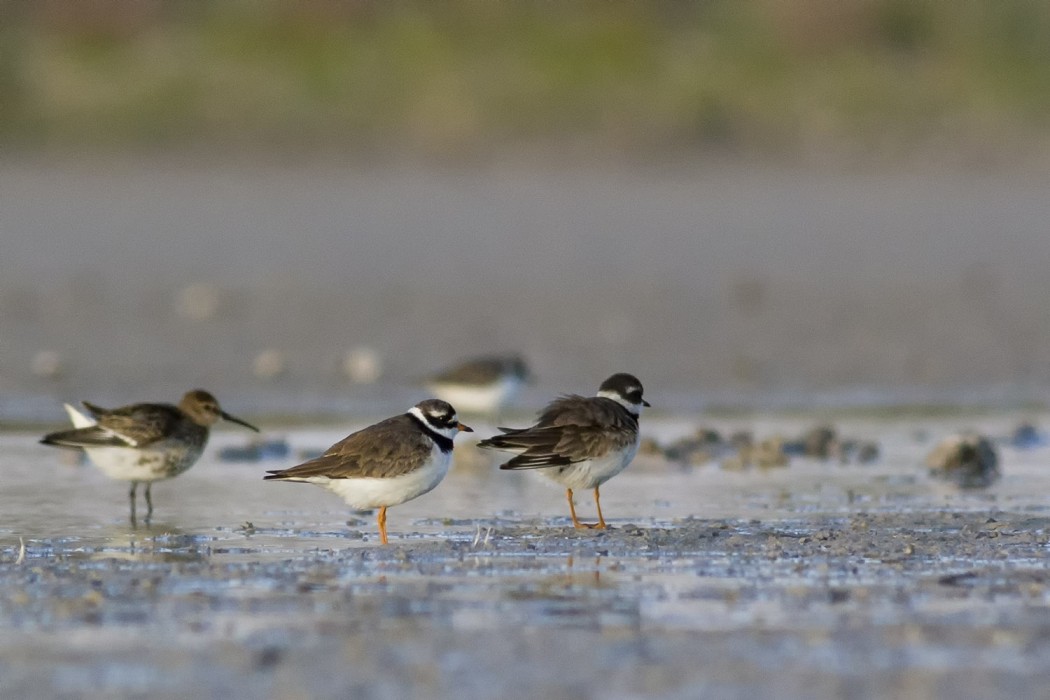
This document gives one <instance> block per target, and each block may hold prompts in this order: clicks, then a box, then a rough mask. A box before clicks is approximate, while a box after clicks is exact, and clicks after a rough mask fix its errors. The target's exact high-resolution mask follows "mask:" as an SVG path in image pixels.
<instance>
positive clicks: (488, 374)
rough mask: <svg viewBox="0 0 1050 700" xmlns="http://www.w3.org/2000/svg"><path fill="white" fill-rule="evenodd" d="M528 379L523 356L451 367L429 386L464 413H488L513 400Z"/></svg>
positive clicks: (479, 359)
mask: <svg viewBox="0 0 1050 700" xmlns="http://www.w3.org/2000/svg"><path fill="white" fill-rule="evenodd" d="M529 378H530V373H529V368H528V365H526V364H525V360H524V358H522V357H521V356H520V355H494V356H490V357H477V358H474V359H471V360H467V361H465V362H462V363H460V364H458V365H456V366H455V367H450V368H449V369H446V370H445V371H443V372H440V373H438V374H435V375H433V376H432V377H429V378H428V379H427V380H426V385H427V387H428V388H429V389H430V390H431V391H433V392H434V395H435V396H437V397H438V398H440V399H443V400H445V401H448V402H449V403H451V404H452V405H453V406H458V407H459V410H461V411H463V412H464V413H480V414H489V413H494V412H495V411H498V410H499V409H500V408H502V407H503V406H504V405H505V404H507V403H508V402H510V401H511V400H513V398H514V397H515V396H516V395H517V393H518V391H520V390H521V387H522V386H523V385H524V384H525V383H527V382H528V381H529Z"/></svg>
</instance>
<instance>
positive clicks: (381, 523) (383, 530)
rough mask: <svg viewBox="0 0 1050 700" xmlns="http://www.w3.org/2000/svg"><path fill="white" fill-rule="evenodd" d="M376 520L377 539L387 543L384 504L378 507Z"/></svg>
mask: <svg viewBox="0 0 1050 700" xmlns="http://www.w3.org/2000/svg"><path fill="white" fill-rule="evenodd" d="M376 522H378V523H379V541H380V542H382V543H383V544H387V540H386V506H382V507H380V509H379V515H377V516H376Z"/></svg>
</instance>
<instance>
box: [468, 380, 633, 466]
mask: <svg viewBox="0 0 1050 700" xmlns="http://www.w3.org/2000/svg"><path fill="white" fill-rule="evenodd" d="M637 427H638V424H637V422H636V421H635V420H634V418H633V417H632V416H631V415H630V414H629V413H627V411H626V410H624V409H623V407H622V406H620V405H619V404H618V403H616V402H615V401H610V400H608V399H603V398H598V397H593V398H585V397H582V396H565V397H562V398H560V399H557V400H555V401H553V402H552V403H551V404H550V405H548V406H547V408H545V409H544V410H543V412H542V413H541V414H540V419H539V422H538V423H537V424H536V425H534V426H532V427H530V428H522V429H518V430H512V429H507V428H500V430H503V431H504V434H503V435H496V436H493V437H491V438H488V439H487V440H482V441H481V442H480V443H478V446H479V447H487V448H491V449H497V450H506V451H509V452H518V453H519V454H518V456H517V457H514V458H513V459H511V460H510V461H509V462H507V463H506V464H503V465H501V467H500V468H501V469H542V468H544V467H563V466H566V465H569V464H574V463H576V462H582V461H585V460H588V459H594V458H598V457H603V456H605V455H606V454H608V453H609V452H610V451H612V450H621V449H624V448H626V447H627V446H628V445H630V444H631V443H632V442H633V441H634V439H635V436H636V434H637Z"/></svg>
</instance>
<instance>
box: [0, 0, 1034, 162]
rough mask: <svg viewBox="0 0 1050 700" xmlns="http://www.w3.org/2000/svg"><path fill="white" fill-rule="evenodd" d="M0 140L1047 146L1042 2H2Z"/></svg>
mask: <svg viewBox="0 0 1050 700" xmlns="http://www.w3.org/2000/svg"><path fill="white" fill-rule="evenodd" d="M0 143H3V144H4V145H6V146H8V147H15V148H24V149H28V150H32V149H37V148H45V149H56V150H61V149H64V148H83V147H91V148H101V149H127V148H139V147H154V146H158V145H159V146H161V147H191V148H192V147H205V148H226V149H232V150H252V149H269V148H287V149H292V150H308V151H314V150H336V151H350V152H359V153H365V154H368V153H373V152H388V151H391V150H393V151H406V152H423V153H430V154H438V155H460V154H466V155H470V154H477V153H484V152H487V151H490V150H496V149H500V148H506V147H511V148H520V147H530V146H533V145H540V146H550V145H555V146H557V147H559V148H562V147H569V148H577V149H579V150H581V151H595V152H610V151H612V152H627V153H635V152H637V153H673V152H676V151H687V152H688V151H690V150H725V151H729V152H738V153H748V154H767V155H768V154H790V153H797V152H802V151H813V150H816V151H820V150H824V149H828V150H836V149H850V150H857V149H860V150H870V151H877V152H880V153H881V152H890V153H900V154H906V153H908V152H910V151H912V150H914V149H917V148H918V149H926V148H934V149H945V150H957V151H961V152H964V153H967V152H975V153H982V152H985V151H996V150H999V149H1004V150H1007V151H1009V150H1011V149H1013V150H1015V151H1016V150H1018V149H1019V148H1023V149H1024V150H1025V151H1031V150H1033V149H1036V150H1038V149H1043V150H1046V146H1047V144H1048V143H1050V2H1046V0H954V1H950V2H949V1H944V2H938V1H936V0H926V1H920V0H704V1H697V2H685V1H682V0H651V1H649V2H610V1H607V0H606V1H597V0H595V1H592V2H575V1H574V2H513V1H504V2H499V1H497V0H445V1H443V2H428V3H423V2H419V3H408V2H380V1H378V0H375V1H372V0H356V1H340V0H302V1H300V2H292V1H290V0H289V1H279V0H222V1H219V0H216V1H214V2H205V1H202V0H197V1H192V0H133V1H131V2H121V1H119V0H35V1H32V2H31V1H30V0H0Z"/></svg>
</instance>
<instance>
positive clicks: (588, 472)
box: [540, 440, 638, 490]
mask: <svg viewBox="0 0 1050 700" xmlns="http://www.w3.org/2000/svg"><path fill="white" fill-rule="evenodd" d="M636 452H638V440H635V441H634V443H632V444H631V445H630V446H629V447H628V448H627V449H625V450H623V451H622V452H610V453H609V454H607V455H605V456H604V457H601V458H598V459H590V460H587V461H585V462H577V463H576V464H573V465H571V466H569V467H567V468H565V469H558V468H557V467H551V468H549V469H541V470H540V472H541V473H542V474H543V475H544V476H546V477H547V478H549V479H552V480H553V481H556V482H557V483H559V484H561V485H562V486H564V487H565V488H569V489H573V490H580V489H593V488H596V487H598V486H601V485H602V484H604V483H605V482H606V481H608V480H609V479H611V478H613V477H614V476H616V475H617V474H619V473H620V472H622V471H623V470H624V469H626V468H627V465H628V464H630V463H631V460H632V459H634V455H635V453H636Z"/></svg>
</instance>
